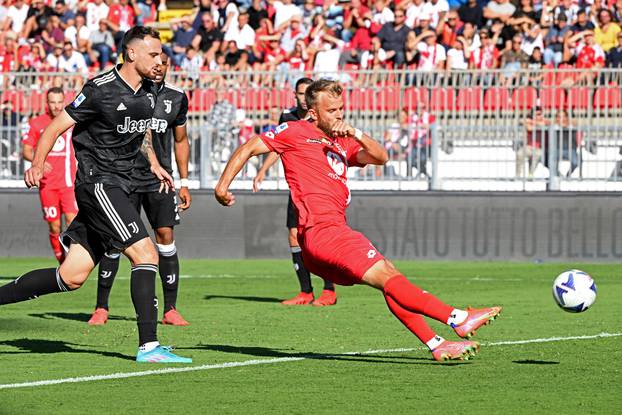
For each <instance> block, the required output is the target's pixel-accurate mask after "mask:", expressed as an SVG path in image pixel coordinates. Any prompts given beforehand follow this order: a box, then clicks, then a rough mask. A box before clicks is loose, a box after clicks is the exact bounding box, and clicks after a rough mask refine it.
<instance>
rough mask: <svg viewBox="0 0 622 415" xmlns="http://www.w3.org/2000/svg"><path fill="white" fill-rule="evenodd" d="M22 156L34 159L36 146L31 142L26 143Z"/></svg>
mask: <svg viewBox="0 0 622 415" xmlns="http://www.w3.org/2000/svg"><path fill="white" fill-rule="evenodd" d="M22 157H23V158H24V160H26V161H32V159H33V158H34V157H35V148H34V147H33V146H31V145H30V144H24V145H23V146H22Z"/></svg>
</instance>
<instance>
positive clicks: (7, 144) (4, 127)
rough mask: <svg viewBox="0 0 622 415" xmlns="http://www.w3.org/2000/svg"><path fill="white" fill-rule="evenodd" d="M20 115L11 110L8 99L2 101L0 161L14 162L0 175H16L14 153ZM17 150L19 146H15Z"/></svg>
mask: <svg viewBox="0 0 622 415" xmlns="http://www.w3.org/2000/svg"><path fill="white" fill-rule="evenodd" d="M20 118H21V115H20V114H19V113H18V112H16V111H15V110H14V108H13V103H11V101H9V100H8V99H6V100H3V102H2V104H0V158H2V160H8V161H9V162H10V161H13V160H14V161H15V163H11V165H10V168H7V167H5V168H4V170H2V171H0V174H1V175H4V176H14V175H17V167H18V163H17V159H16V158H15V156H17V153H16V152H15V148H16V145H15V137H19V131H20V129H21V127H20V125H21V119H20ZM17 148H19V146H17Z"/></svg>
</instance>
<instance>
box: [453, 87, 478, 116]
mask: <svg viewBox="0 0 622 415" xmlns="http://www.w3.org/2000/svg"><path fill="white" fill-rule="evenodd" d="M482 106H483V96H482V89H481V88H479V87H475V88H464V89H460V91H459V92H458V97H457V103H456V108H457V109H458V110H459V111H468V112H472V111H481V109H482Z"/></svg>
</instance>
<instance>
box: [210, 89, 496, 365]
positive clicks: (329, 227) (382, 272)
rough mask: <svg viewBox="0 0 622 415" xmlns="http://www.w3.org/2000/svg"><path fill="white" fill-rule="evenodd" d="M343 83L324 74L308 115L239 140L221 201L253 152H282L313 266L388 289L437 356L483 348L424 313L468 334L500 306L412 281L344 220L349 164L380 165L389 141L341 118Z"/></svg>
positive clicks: (229, 201)
mask: <svg viewBox="0 0 622 415" xmlns="http://www.w3.org/2000/svg"><path fill="white" fill-rule="evenodd" d="M342 93H343V89H342V87H341V85H340V84H339V83H338V82H335V81H330V80H326V79H322V80H319V81H315V82H313V83H312V84H311V85H309V87H308V88H307V90H306V92H305V98H306V102H307V106H308V108H309V113H308V115H309V116H310V119H309V120H303V121H296V122H288V123H284V124H281V125H279V126H278V127H277V128H276V130H275V131H269V132H267V133H264V134H262V135H261V136H258V137H253V138H252V139H251V140H250V141H248V142H247V143H246V144H244V145H242V146H240V147H238V149H236V151H235V152H234V153H233V155H232V156H231V159H230V160H229V162H228V163H227V167H226V168H225V170H224V172H223V173H222V176H221V177H220V180H219V182H218V184H217V186H216V188H215V189H214V193H215V196H216V199H217V200H218V202H219V203H221V204H222V205H224V206H231V205H233V204H234V203H235V197H234V196H233V194H232V193H231V192H230V191H229V186H230V184H231V182H232V181H233V179H234V178H235V176H236V175H237V174H238V172H239V171H240V170H241V169H242V167H243V166H244V164H245V163H246V162H247V161H248V159H249V158H250V157H252V156H256V155H259V154H264V153H268V152H271V151H275V152H277V153H278V154H279V155H280V156H281V161H282V163H283V167H284V169H285V178H286V180H287V183H288V185H289V188H290V190H291V194H292V200H293V202H294V204H295V205H296V208H297V210H298V240H299V242H300V246H301V248H302V254H303V259H304V261H305V264H306V265H307V267H308V268H309V271H311V272H313V273H314V274H317V275H319V276H321V277H323V278H327V279H329V280H331V281H333V282H335V283H337V284H340V285H353V284H366V285H370V286H372V287H374V288H376V289H378V290H381V291H382V292H383V294H384V298H385V300H386V303H387V306H388V307H389V309H390V310H391V312H392V313H393V314H394V315H395V317H397V318H398V319H399V320H400V321H401V322H402V323H403V324H404V325H405V326H406V327H407V328H408V329H409V330H410V331H411V332H412V333H414V334H415V335H416V336H417V337H418V338H419V339H420V340H421V341H422V342H423V343H425V344H426V345H427V346H428V347H429V349H430V351H431V352H432V356H433V357H434V358H435V359H436V360H439V361H443V360H449V359H458V360H463V359H468V358H470V357H471V356H473V355H475V353H476V352H477V351H478V350H479V344H478V343H476V342H473V341H469V340H467V341H458V342H453V341H448V340H445V339H443V338H442V337H440V336H438V335H437V334H436V333H435V332H434V331H433V330H432V328H431V327H430V326H429V325H428V324H427V323H426V322H425V320H424V318H423V316H427V317H431V318H433V319H435V320H438V321H440V322H441V323H444V324H447V325H450V326H451V327H452V328H453V329H454V331H455V332H456V334H457V335H458V336H460V337H463V338H470V337H471V336H472V335H473V334H475V331H476V330H477V329H479V328H480V327H481V326H483V325H484V324H487V323H489V322H490V321H492V320H493V319H495V318H496V317H497V315H498V314H499V313H500V312H501V307H488V308H482V309H471V308H469V309H466V310H462V309H458V308H455V307H452V306H450V305H447V304H445V303H443V302H442V301H441V300H439V299H438V298H436V297H435V296H433V295H432V294H430V293H429V292H427V291H424V290H422V289H420V288H419V287H417V286H415V285H414V284H412V283H411V282H410V281H409V280H408V279H406V277H405V276H404V275H402V274H401V273H400V271H398V270H397V269H396V268H395V267H394V266H393V264H392V263H391V262H390V261H388V260H387V259H385V258H384V257H383V256H382V254H381V253H380V252H378V250H377V249H376V248H375V247H374V246H373V245H372V243H371V242H369V240H368V239H367V238H366V237H365V236H364V235H363V234H361V233H360V232H356V231H354V230H352V229H351V228H350V227H349V226H348V225H347V223H346V214H345V211H346V207H347V205H348V204H349V202H350V190H349V189H348V185H347V168H348V166H359V167H360V166H364V165H367V164H377V165H382V164H384V163H386V162H387V160H388V155H387V152H386V150H385V149H384V147H383V146H382V145H381V144H380V143H378V142H377V141H375V140H374V139H373V138H371V137H369V136H368V135H367V134H364V133H363V132H362V131H360V130H358V129H355V128H353V127H352V126H350V125H348V124H347V123H346V122H344V121H343V98H342Z"/></svg>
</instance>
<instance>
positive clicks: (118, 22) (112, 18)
mask: <svg viewBox="0 0 622 415" xmlns="http://www.w3.org/2000/svg"><path fill="white" fill-rule="evenodd" d="M139 13H140V9H139V8H138V6H137V5H136V1H135V0H132V4H130V0H119V3H114V4H112V5H111V6H110V9H109V10H108V17H107V18H106V21H107V22H108V27H109V28H110V31H111V32H112V35H113V36H114V41H115V44H116V45H117V50H121V41H122V40H123V35H125V32H127V31H128V30H129V29H130V28H131V27H132V26H134V22H135V20H136V15H138V14H139Z"/></svg>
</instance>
